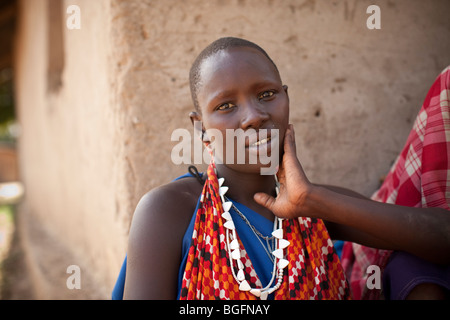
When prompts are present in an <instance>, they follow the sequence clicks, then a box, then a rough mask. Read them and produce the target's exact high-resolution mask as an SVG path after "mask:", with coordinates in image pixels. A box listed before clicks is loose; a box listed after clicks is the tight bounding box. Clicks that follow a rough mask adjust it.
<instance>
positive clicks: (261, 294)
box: [218, 176, 290, 300]
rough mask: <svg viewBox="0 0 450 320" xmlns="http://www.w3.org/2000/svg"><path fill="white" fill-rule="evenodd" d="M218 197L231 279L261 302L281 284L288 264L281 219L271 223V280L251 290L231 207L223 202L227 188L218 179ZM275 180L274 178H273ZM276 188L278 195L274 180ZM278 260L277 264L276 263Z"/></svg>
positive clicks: (286, 244)
mask: <svg viewBox="0 0 450 320" xmlns="http://www.w3.org/2000/svg"><path fill="white" fill-rule="evenodd" d="M218 180H219V195H220V198H221V199H222V208H223V211H224V212H223V213H222V218H224V219H225V221H226V222H225V223H224V227H225V229H226V241H227V242H226V244H227V250H228V256H229V259H230V266H231V271H232V274H233V278H234V279H235V280H236V282H237V283H238V284H239V290H241V291H250V293H251V294H253V295H254V296H256V297H258V298H260V299H261V300H266V299H267V296H268V295H269V294H271V293H273V292H274V291H276V290H277V289H278V288H279V287H280V286H281V283H282V282H283V269H284V268H285V267H286V266H287V265H288V264H289V261H288V260H286V259H285V258H284V252H283V250H284V249H285V248H286V247H288V246H289V244H290V242H289V241H287V240H286V239H284V238H283V219H281V218H275V220H274V223H273V232H272V236H274V237H275V248H276V249H275V250H274V251H272V254H273V255H274V257H275V258H274V260H273V261H274V264H273V271H272V279H271V280H270V282H269V283H268V285H267V286H265V287H264V288H251V287H250V285H249V283H248V281H247V280H245V275H244V264H243V263H242V261H241V258H242V256H243V253H242V251H241V250H240V249H239V241H238V239H237V236H236V228H235V226H234V223H233V218H232V217H231V215H230V212H229V211H230V209H231V207H232V205H233V203H232V202H231V201H228V199H226V200H227V201H226V200H225V197H224V196H225V193H226V192H227V191H228V187H226V186H223V183H224V181H225V179H224V178H219V179H218ZM275 180H276V176H275ZM276 183H277V187H276V192H277V195H278V192H279V187H278V181H277V180H276ZM277 260H278V262H277ZM234 261H236V264H237V268H238V270H239V271H238V272H237V274H236V272H235V271H234V268H233V265H234ZM275 276H276V277H277V283H276V284H275V285H274V286H273V287H271V286H272V284H273V282H274V280H275Z"/></svg>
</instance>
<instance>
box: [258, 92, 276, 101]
mask: <svg viewBox="0 0 450 320" xmlns="http://www.w3.org/2000/svg"><path fill="white" fill-rule="evenodd" d="M274 94H275V93H274V92H273V91H264V92H263V93H261V94H260V95H259V97H258V98H259V99H267V98H271V97H272V96H273V95H274Z"/></svg>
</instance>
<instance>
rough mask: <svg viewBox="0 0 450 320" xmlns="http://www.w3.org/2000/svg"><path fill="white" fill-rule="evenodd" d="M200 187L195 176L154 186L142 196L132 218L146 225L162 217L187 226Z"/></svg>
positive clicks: (200, 190)
mask: <svg viewBox="0 0 450 320" xmlns="http://www.w3.org/2000/svg"><path fill="white" fill-rule="evenodd" d="M202 188H203V186H202V184H200V183H199V181H198V180H197V179H196V178H195V177H189V176H188V177H183V178H182V179H178V180H174V181H171V182H169V183H167V184H164V185H161V186H159V187H156V188H154V189H152V190H150V191H149V192H147V193H146V194H144V195H143V196H142V198H141V199H140V201H139V203H138V205H137V207H136V210H135V213H134V217H133V220H134V219H135V218H137V219H139V220H140V223H143V224H144V225H147V226H148V225H151V224H153V223H154V222H155V221H159V220H160V219H164V220H167V221H172V222H173V221H177V224H178V225H185V226H186V228H187V226H188V224H189V221H190V219H191V217H192V214H193V213H194V210H195V207H196V205H197V201H198V198H199V196H200V194H201V192H202ZM137 216H139V217H137Z"/></svg>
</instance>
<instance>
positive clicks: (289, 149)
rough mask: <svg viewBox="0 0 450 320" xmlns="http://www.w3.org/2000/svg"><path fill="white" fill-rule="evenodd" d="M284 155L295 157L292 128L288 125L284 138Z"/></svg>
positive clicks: (295, 150)
mask: <svg viewBox="0 0 450 320" xmlns="http://www.w3.org/2000/svg"><path fill="white" fill-rule="evenodd" d="M284 153H289V154H290V156H297V147H296V146H295V132H294V126H293V125H292V124H289V127H288V129H287V130H286V133H285V136H284Z"/></svg>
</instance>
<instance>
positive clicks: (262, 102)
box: [197, 47, 289, 172]
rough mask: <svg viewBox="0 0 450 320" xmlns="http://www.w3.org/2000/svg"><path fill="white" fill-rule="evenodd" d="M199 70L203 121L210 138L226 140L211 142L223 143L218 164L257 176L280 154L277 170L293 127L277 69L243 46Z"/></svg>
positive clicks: (209, 60)
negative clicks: (256, 174) (289, 124)
mask: <svg viewBox="0 0 450 320" xmlns="http://www.w3.org/2000/svg"><path fill="white" fill-rule="evenodd" d="M200 68H201V69H200V81H201V83H200V86H199V88H198V91H197V99H198V103H199V107H200V110H201V116H199V118H200V120H201V121H202V124H203V127H204V129H205V130H206V134H207V135H211V134H209V132H210V131H211V130H210V129H215V130H214V131H211V132H212V133H213V134H214V133H221V136H222V138H223V139H222V141H220V139H217V137H216V135H215V134H214V139H211V140H216V143H219V144H222V147H221V148H217V145H216V146H215V152H216V153H215V157H216V163H217V159H219V161H221V162H222V163H224V164H225V165H226V166H228V167H230V168H233V169H234V170H237V171H242V172H253V171H255V172H256V170H259V169H260V168H261V167H268V164H267V160H269V158H270V157H272V155H273V156H275V155H276V157H277V158H276V159H274V161H275V162H276V163H275V164H273V163H271V164H269V165H271V166H272V165H273V167H275V166H277V165H278V163H279V161H280V156H279V155H281V150H282V146H283V143H282V142H283V138H284V133H285V131H286V129H287V127H288V123H289V97H288V94H287V87H286V86H283V85H282V82H281V79H280V76H279V73H278V72H277V70H276V68H275V66H274V65H273V64H272V63H271V62H270V61H269V59H267V57H266V56H264V55H263V54H262V53H261V52H259V51H258V50H256V49H253V48H248V47H239V48H231V49H226V50H222V51H219V52H218V53H216V54H214V55H212V56H210V57H209V58H207V59H206V60H205V61H203V63H202V65H201V67H200ZM227 129H228V130H227ZM264 129H265V130H264ZM274 129H275V130H274ZM233 133H234V135H233ZM241 138H242V139H241ZM213 142H214V141H213ZM230 153H232V154H230ZM244 156H245V161H242V159H243V157H244ZM263 156H265V157H266V158H265V160H264V159H263ZM255 158H256V159H257V160H256V162H255V161H253V162H252V159H255Z"/></svg>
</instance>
